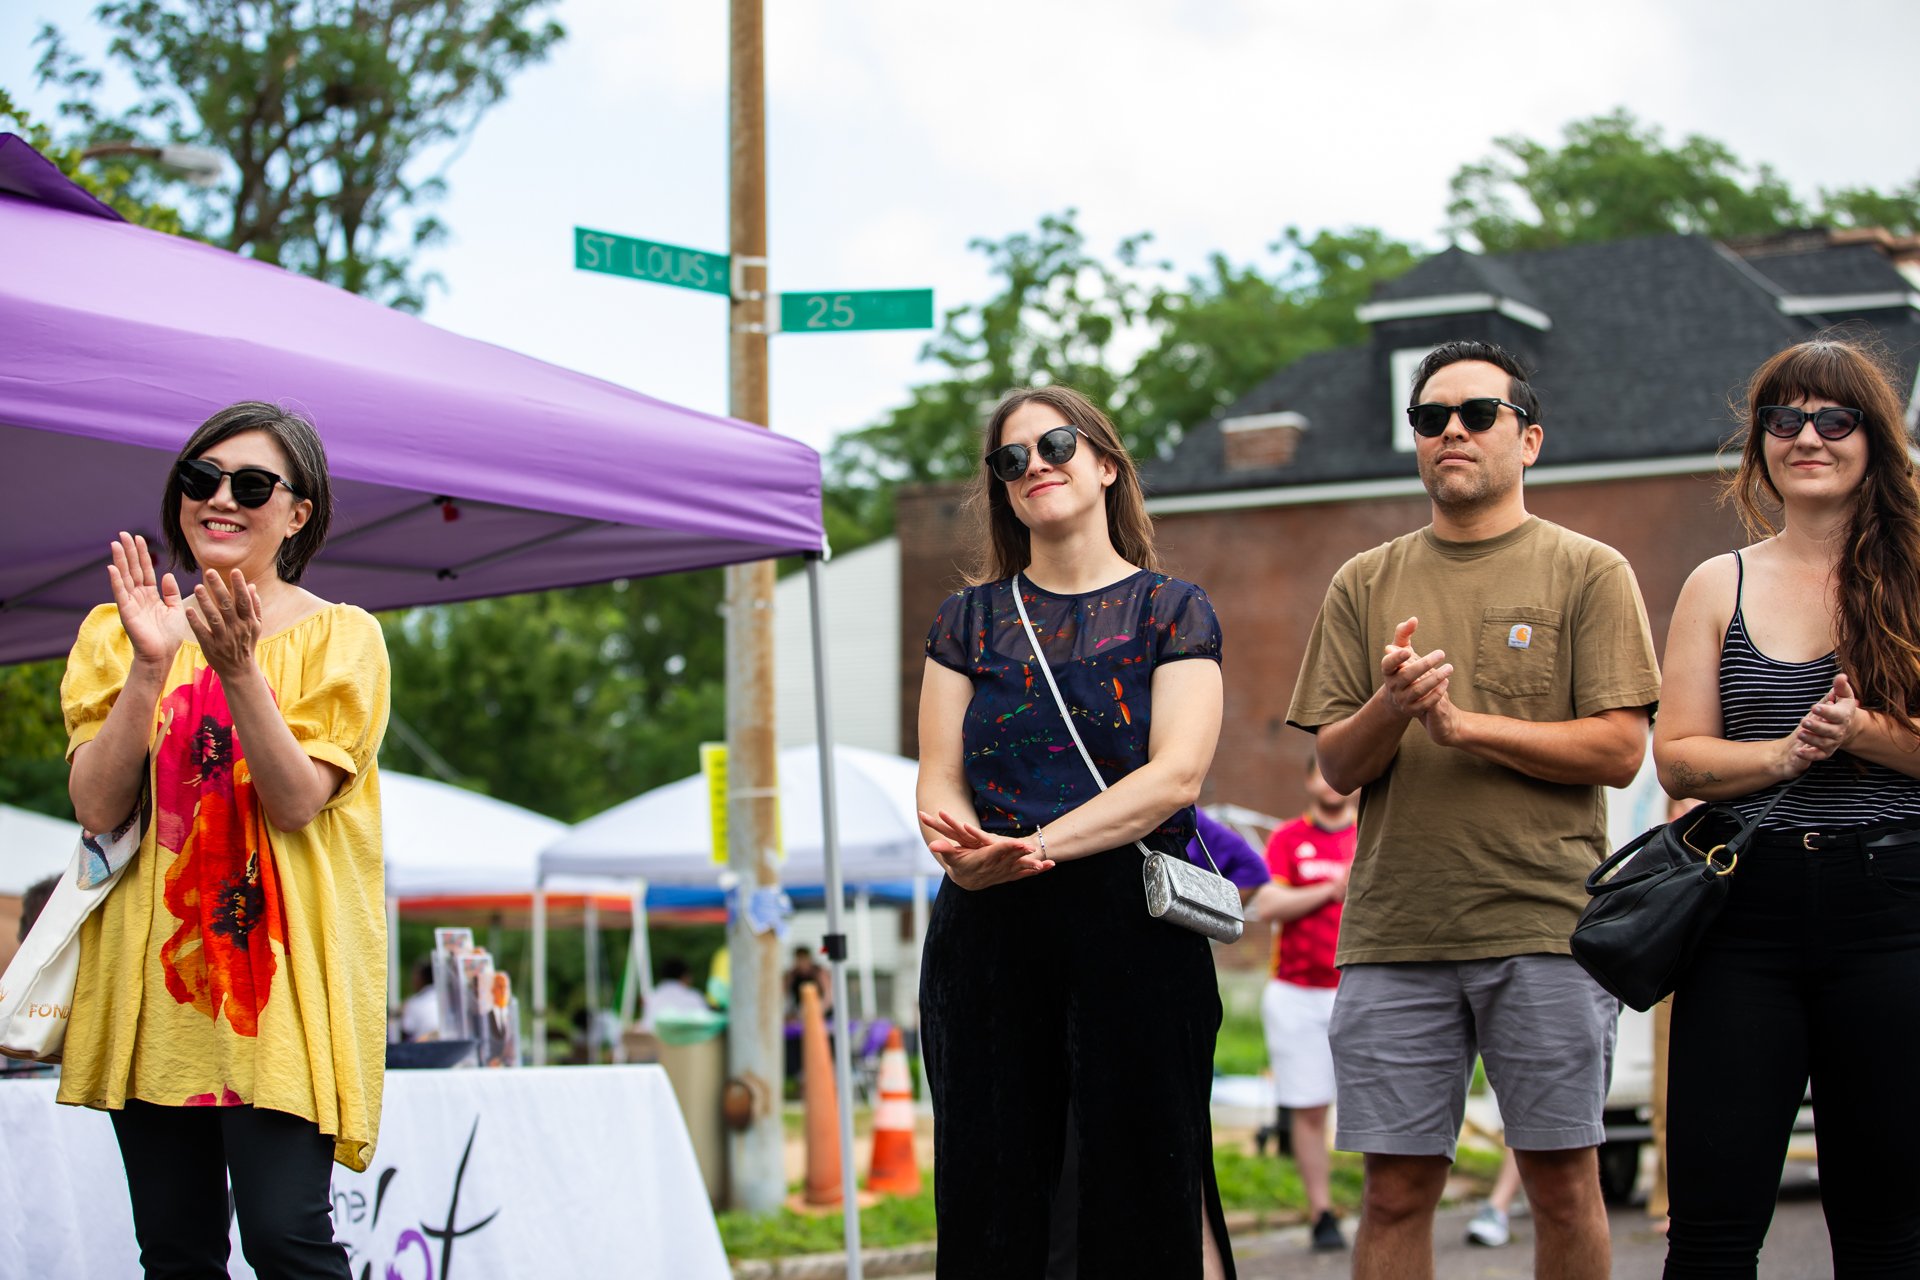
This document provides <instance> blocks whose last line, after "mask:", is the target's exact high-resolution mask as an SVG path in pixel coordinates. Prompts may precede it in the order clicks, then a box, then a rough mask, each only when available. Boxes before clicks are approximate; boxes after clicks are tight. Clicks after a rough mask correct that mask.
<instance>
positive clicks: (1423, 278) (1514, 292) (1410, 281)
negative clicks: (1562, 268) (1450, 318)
mask: <svg viewBox="0 0 1920 1280" xmlns="http://www.w3.org/2000/svg"><path fill="white" fill-rule="evenodd" d="M1461 293H1491V294H1492V295H1494V296H1495V297H1496V298H1511V299H1513V300H1514V301H1515V302H1523V303H1525V304H1526V305H1527V306H1530V307H1534V308H1539V309H1544V308H1543V307H1542V304H1541V301H1540V299H1539V298H1538V297H1536V296H1535V295H1534V292H1533V290H1532V289H1531V288H1529V287H1528V285H1527V283H1526V281H1524V280H1523V279H1521V278H1520V276H1519V275H1518V274H1517V273H1516V272H1515V271H1514V270H1513V269H1512V267H1511V266H1509V265H1508V263H1507V261H1506V260H1505V259H1502V258H1483V257H1481V256H1480V255H1479V254H1477V253H1468V252H1467V251H1466V250H1464V249H1460V248H1457V247H1456V248H1452V249H1447V250H1445V251H1444V252H1441V253H1436V254H1434V255H1433V256H1432V257H1431V258H1428V259H1426V260H1425V261H1424V262H1422V263H1420V265H1419V266H1417V267H1414V268H1413V269H1412V270H1411V271H1409V272H1407V273H1406V274H1405V275H1403V276H1400V277H1399V278H1397V279H1394V280H1389V281H1387V283H1385V284H1383V285H1381V286H1380V287H1379V288H1378V289H1377V290H1375V291H1374V295H1373V300H1374V301H1375V302H1400V301H1404V300H1406V299H1410V298H1441V297H1446V296H1447V295H1449V294H1461Z"/></svg>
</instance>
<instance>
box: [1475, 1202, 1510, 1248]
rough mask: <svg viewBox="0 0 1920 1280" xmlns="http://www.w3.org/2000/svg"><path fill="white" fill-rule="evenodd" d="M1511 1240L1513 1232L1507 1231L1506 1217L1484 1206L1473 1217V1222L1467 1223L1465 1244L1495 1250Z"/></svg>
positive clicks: (1489, 1206)
mask: <svg viewBox="0 0 1920 1280" xmlns="http://www.w3.org/2000/svg"><path fill="white" fill-rule="evenodd" d="M1512 1239H1513V1232H1512V1231H1510V1230H1508V1229H1507V1215H1506V1214H1504V1213H1502V1212H1500V1211H1499V1210H1498V1209H1496V1208H1494V1207H1493V1206H1492V1205H1486V1206H1485V1207H1483V1208H1482V1209H1481V1210H1480V1212H1478V1213H1476V1214H1474V1215H1473V1221H1471V1222H1469V1223H1467V1243H1468V1244H1483V1245H1486V1246H1487V1247H1488V1248H1490V1249H1497V1248H1499V1247H1500V1246H1501V1245H1503V1244H1506V1243H1507V1242H1508V1241H1510V1240H1512Z"/></svg>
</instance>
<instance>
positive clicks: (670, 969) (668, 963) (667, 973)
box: [660, 956, 693, 982]
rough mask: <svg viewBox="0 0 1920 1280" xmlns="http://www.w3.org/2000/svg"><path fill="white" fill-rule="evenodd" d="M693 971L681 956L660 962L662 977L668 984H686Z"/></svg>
mask: <svg viewBox="0 0 1920 1280" xmlns="http://www.w3.org/2000/svg"><path fill="white" fill-rule="evenodd" d="M692 972H693V970H692V969H690V968H688V967H687V962H686V961H685V960H682V959H681V958H680V957H679V956H673V957H670V958H669V959H666V960H662V961H661V962H660V976H661V978H662V979H664V980H665V981H668V982H684V981H685V980H686V977H687V975H688V974H690V973H692Z"/></svg>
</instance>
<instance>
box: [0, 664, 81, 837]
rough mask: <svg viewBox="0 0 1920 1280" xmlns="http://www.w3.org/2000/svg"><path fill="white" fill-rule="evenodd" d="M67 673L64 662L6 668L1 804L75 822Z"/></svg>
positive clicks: (1, 674)
mask: <svg viewBox="0 0 1920 1280" xmlns="http://www.w3.org/2000/svg"><path fill="white" fill-rule="evenodd" d="M65 667H66V664H65V663H64V662H58V661H54V662H29V663H24V664H21V665H19V666H11V667H0V804H11V805H18V806H19V807H21V808H22V809H32V810H35V811H36V812H39V813H46V814H51V815H52V816H54V817H56V818H71V817H73V806H72V805H71V804H70V803H68V801H67V762H66V752H67V734H66V729H65V727H64V726H63V725H62V723H61V720H60V675H61V673H62V671H63V670H65Z"/></svg>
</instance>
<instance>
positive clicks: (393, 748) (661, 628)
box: [381, 570, 726, 822]
mask: <svg viewBox="0 0 1920 1280" xmlns="http://www.w3.org/2000/svg"><path fill="white" fill-rule="evenodd" d="M722 590H723V587H722V583H721V580H720V573H719V571H718V570H706V571H703V572H700V573H690V574H676V575H670V576H666V577H659V578H644V579H637V580H634V581H630V582H615V583H611V584H609V585H606V586H597V587H579V588H574V589H571V590H564V591H547V592H541V593H539V594H537V595H524V596H508V597H504V598H501V599H495V600H476V601H473V602H471V603H468V604H458V605H441V606H435V607H433V608H427V609H414V610H407V611H404V612H401V613H396V614H390V615H388V616H387V617H386V618H385V619H383V621H384V624H385V627H386V633H387V648H388V652H389V654H390V655H391V658H392V663H393V709H394V713H395V714H396V716H398V717H399V718H400V719H401V721H402V722H403V725H404V728H403V729H402V731H401V732H390V733H389V734H388V735H387V740H386V745H385V747H384V748H383V751H382V755H381V760H382V763H383V764H386V765H387V766H389V767H393V768H400V769H404V770H406V771H408V772H429V771H432V769H433V768H434V762H432V761H430V760H428V759H426V758H424V757H423V756H422V755H421V753H420V752H419V751H418V750H417V749H416V748H415V747H414V746H413V744H412V743H411V741H410V740H409V734H411V735H417V737H418V738H420V739H423V740H424V741H425V742H426V743H427V744H428V745H429V747H430V748H431V750H432V751H433V752H434V753H435V754H436V755H438V756H440V757H442V758H444V760H445V761H446V763H448V764H449V765H451V766H452V768H453V769H454V770H455V772H456V773H457V774H458V775H460V780H461V781H463V782H466V783H467V784H469V785H475V786H477V787H478V788H479V789H480V790H483V791H486V792H488V793H490V794H492V795H494V796H495V797H497V798H499V799H502V800H507V801H511V802H512V803H514V804H518V805H522V806H524V807H526V808H529V809H534V810H537V811H539V812H541V813H546V814H550V815H551V816H553V817H556V818H559V819H561V820H563V821H567V822H577V821H579V820H580V819H582V818H585V817H588V816H590V815H592V814H594V813H597V812H599V811H600V810H601V809H604V808H607V807H608V806H609V805H612V804H615V803H617V802H619V801H621V800H625V799H628V798H630V797H632V796H634V795H636V794H638V793H639V792H641V791H644V790H646V789H647V788H649V787H652V786H657V785H659V784H660V783H663V782H669V781H671V780H673V779H675V778H678V777H682V776H684V775H686V774H689V773H692V772H694V771H695V770H696V769H697V768H698V764H699V761H698V754H697V748H698V746H699V744H700V743H701V742H703V741H708V740H712V739H717V738H720V737H722V736H724V733H725V729H726V724H725V720H726V688H725V665H724V664H725V647H726V646H725V640H724V624H723V622H722V620H721V615H720V611H719V602H720V599H721V594H722Z"/></svg>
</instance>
